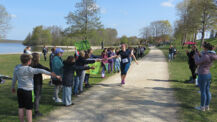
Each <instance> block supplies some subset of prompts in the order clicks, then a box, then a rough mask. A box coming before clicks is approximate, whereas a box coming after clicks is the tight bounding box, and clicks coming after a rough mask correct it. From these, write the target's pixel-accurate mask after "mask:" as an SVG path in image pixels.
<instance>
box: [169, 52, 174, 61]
mask: <svg viewBox="0 0 217 122" xmlns="http://www.w3.org/2000/svg"><path fill="white" fill-rule="evenodd" d="M169 60H170V61H172V60H173V53H169Z"/></svg>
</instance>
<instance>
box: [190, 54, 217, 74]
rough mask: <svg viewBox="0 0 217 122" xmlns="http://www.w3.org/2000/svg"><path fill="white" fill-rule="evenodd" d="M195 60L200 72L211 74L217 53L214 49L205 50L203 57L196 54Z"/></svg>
mask: <svg viewBox="0 0 217 122" xmlns="http://www.w3.org/2000/svg"><path fill="white" fill-rule="evenodd" d="M194 60H195V63H196V64H197V65H199V68H198V74H209V73H210V67H211V66H212V64H213V61H215V60H217V55H216V54H215V52H213V51H204V52H202V56H201V57H200V56H199V55H198V54H195V56H194Z"/></svg>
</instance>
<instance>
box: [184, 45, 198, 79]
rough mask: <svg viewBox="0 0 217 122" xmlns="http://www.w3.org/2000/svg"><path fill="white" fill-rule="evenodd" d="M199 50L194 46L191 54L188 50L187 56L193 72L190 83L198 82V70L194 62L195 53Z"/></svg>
mask: <svg viewBox="0 0 217 122" xmlns="http://www.w3.org/2000/svg"><path fill="white" fill-rule="evenodd" d="M196 50H197V48H196V46H194V45H193V46H192V50H191V52H189V51H188V50H187V51H186V54H187V56H188V64H189V69H190V70H191V73H192V80H190V81H188V83H195V82H196V77H197V75H196V73H195V71H196V69H197V65H196V64H195V61H194V55H195V52H196Z"/></svg>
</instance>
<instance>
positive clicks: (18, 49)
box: [0, 43, 25, 54]
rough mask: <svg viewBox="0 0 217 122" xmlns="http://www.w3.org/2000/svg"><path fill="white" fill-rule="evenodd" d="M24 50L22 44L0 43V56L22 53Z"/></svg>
mask: <svg viewBox="0 0 217 122" xmlns="http://www.w3.org/2000/svg"><path fill="white" fill-rule="evenodd" d="M24 48H25V46H24V45H23V44H22V43H0V54H7V53H22V52H23V50H24Z"/></svg>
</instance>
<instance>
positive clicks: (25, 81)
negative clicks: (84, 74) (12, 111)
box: [12, 54, 61, 122]
mask: <svg viewBox="0 0 217 122" xmlns="http://www.w3.org/2000/svg"><path fill="white" fill-rule="evenodd" d="M20 61H21V64H19V65H17V66H16V67H15V68H14V73H13V79H12V93H16V89H15V85H16V82H17V81H18V89H17V98H18V106H19V109H18V114H19V120H20V122H24V121H25V119H24V115H25V111H26V118H27V121H28V122H32V109H33V102H34V92H33V87H34V83H33V76H34V75H35V74H40V73H43V74H47V75H51V76H52V77H56V78H58V79H60V78H61V77H60V76H57V75H56V74H55V73H51V72H48V71H46V70H43V69H37V68H32V67H30V66H29V65H30V64H31V63H32V56H31V55H29V54H22V55H21V56H20Z"/></svg>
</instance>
